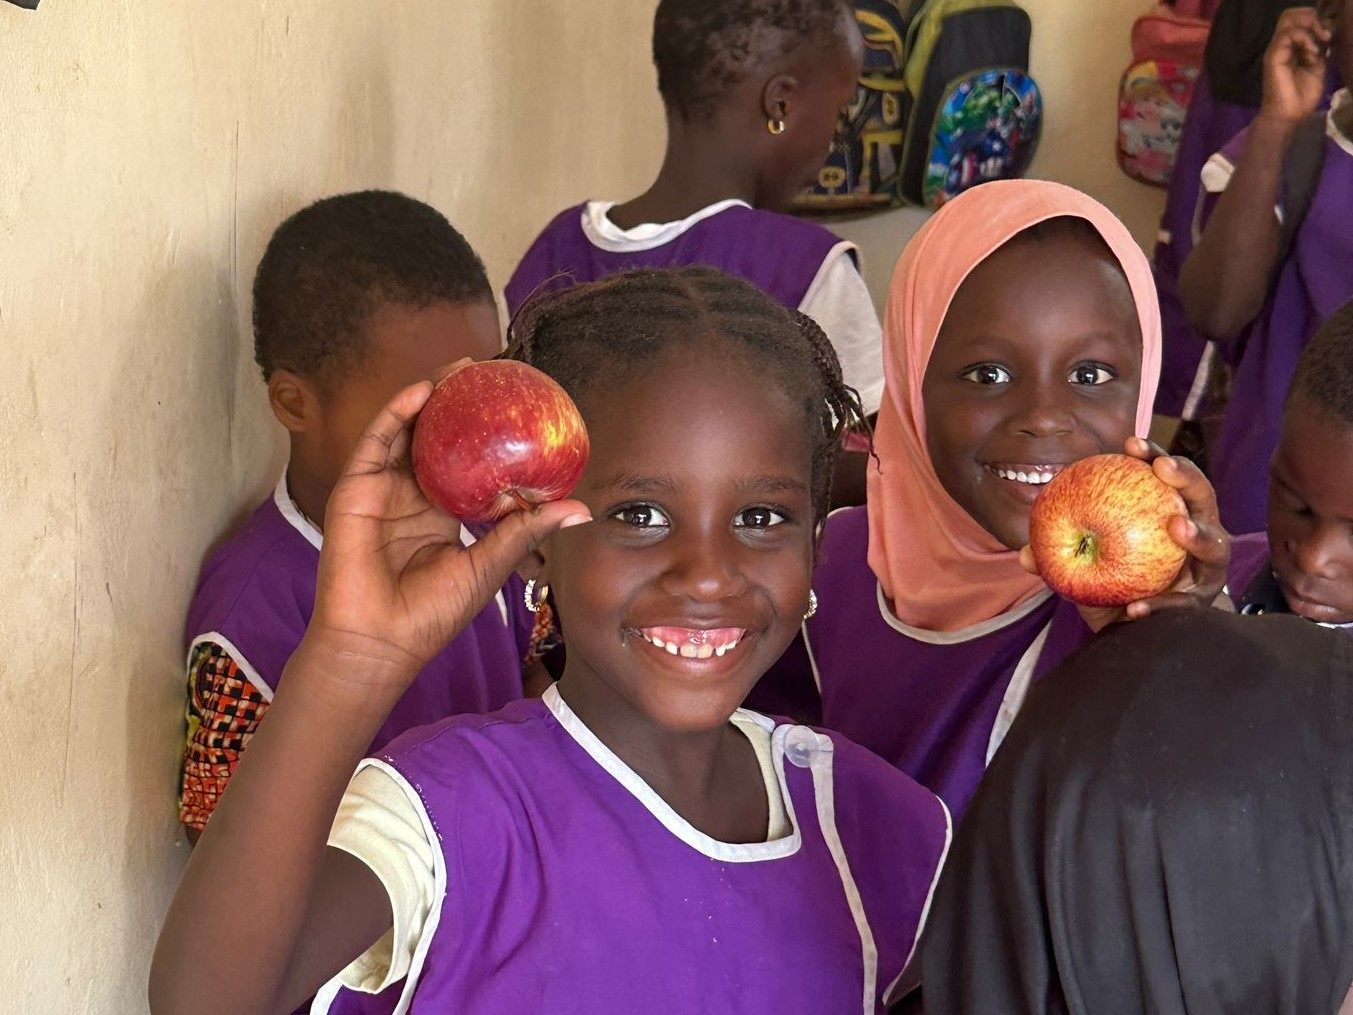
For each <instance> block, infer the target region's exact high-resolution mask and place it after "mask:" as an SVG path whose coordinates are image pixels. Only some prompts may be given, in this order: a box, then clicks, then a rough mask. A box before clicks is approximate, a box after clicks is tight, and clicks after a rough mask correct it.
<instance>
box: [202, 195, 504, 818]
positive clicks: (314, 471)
mask: <svg viewBox="0 0 1353 1015" xmlns="http://www.w3.org/2000/svg"><path fill="white" fill-rule="evenodd" d="M254 334H255V355H256V358H257V359H258V363H259V366H260V367H261V368H262V370H263V378H264V380H265V381H266V382H267V384H268V396H269V400H270V401H271V403H272V408H273V412H274V413H275V414H276V416H277V418H278V420H279V421H280V422H281V423H282V425H283V426H285V427H286V428H287V430H288V431H289V432H290V437H291V459H290V462H289V463H288V465H287V469H286V473H285V474H284V475H283V477H282V478H281V480H279V481H278V484H277V489H276V490H275V491H274V493H273V495H272V497H270V498H268V500H266V501H265V502H264V503H263V504H262V505H261V506H260V507H259V508H258V510H257V511H255V512H254V514H253V516H252V517H251V518H250V519H249V520H248V522H246V523H245V525H244V526H243V528H241V529H240V530H239V531H238V532H236V533H235V534H234V535H233V536H231V537H230V539H229V540H227V541H226V543H225V544H224V545H223V546H221V547H220V548H219V549H218V550H217V551H216V552H215V553H213V554H212V555H211V557H210V559H208V561H207V563H206V565H205V567H203V569H202V576H201V580H200V582H199V584H198V589H197V593H196V595H195V596H194V597H193V602H192V606H191V608H190V609H189V611H188V625H187V640H188V644H189V648H188V687H189V729H190V732H189V742H188V748H187V752H186V754H185V757H184V761H183V785H182V797H181V800H180V818H181V820H182V822H183V824H184V825H185V826H187V828H188V829H189V835H190V837H194V838H195V837H196V834H197V833H200V832H201V830H202V828H203V827H204V826H205V824H206V822H207V819H208V818H209V817H210V816H211V813H212V810H213V809H214V808H215V806H216V803H217V801H218V800H219V798H220V795H221V793H222V792H223V791H224V789H225V786H226V783H227V782H228V781H229V780H230V777H231V773H232V772H233V771H234V768H235V765H236V763H237V762H238V760H239V755H240V751H242V750H243V749H244V748H245V747H246V746H247V744H248V742H249V740H250V738H251V737H252V736H253V734H254V731H255V729H257V727H258V723H259V720H260V719H261V718H262V717H263V714H264V712H266V711H267V709H268V704H269V702H271V701H272V699H273V695H274V694H275V693H276V691H277V686H278V682H279V680H280V678H281V677H282V672H283V667H284V665H285V664H286V661H287V658H288V657H289V656H290V655H291V654H292V652H293V651H295V649H296V646H297V645H298V644H299V643H300V640H301V635H302V634H304V632H305V626H306V624H307V623H308V621H309V619H310V613H311V610H312V608H313V606H314V599H315V567H316V565H317V564H318V562H319V557H320V547H321V545H322V542H323V537H322V535H321V532H320V528H319V525H318V524H317V520H319V519H322V518H323V517H324V510H325V505H326V504H327V502H328V499H329V493H330V491H331V490H332V489H333V485H334V483H335V482H337V480H338V476H339V474H340V472H341V470H342V467H343V464H344V462H345V461H346V459H347V457H348V455H349V454H350V453H351V451H352V449H353V447H354V446H355V445H356V443H357V439H358V438H359V437H360V436H361V434H362V428H363V427H364V426H365V425H366V423H367V421H368V420H369V419H370V418H371V417H372V416H373V415H374V414H375V412H376V410H377V409H379V408H380V406H381V405H383V404H384V403H385V401H386V400H387V399H388V398H389V397H390V396H391V395H392V394H393V393H394V392H396V391H399V390H400V389H402V388H404V387H406V386H408V385H409V384H411V383H412V382H414V381H416V380H419V379H421V378H426V377H431V376H432V375H433V374H434V372H435V371H436V370H437V369H438V368H439V367H440V366H441V365H442V364H444V363H447V362H449V361H450V360H452V359H457V358H460V357H462V356H469V357H473V358H476V359H485V358H488V357H491V356H493V355H495V354H496V353H497V352H498V350H499V348H500V347H501V338H500V332H499V330H498V311H497V307H496V306H495V304H494V301H493V293H492V290H491V289H490V288H489V283H488V279H487V278H486V277H485V274H484V268H483V265H482V264H480V262H479V259H478V258H477V257H476V256H475V254H474V251H472V250H471V249H470V247H469V245H468V244H467V243H466V242H465V240H464V239H463V238H462V237H461V236H460V234H459V233H457V232H456V230H455V229H453V228H452V226H451V224H450V223H449V222H447V221H446V219H445V218H443V217H442V216H441V215H440V214H439V213H438V212H437V211H435V210H434V209H432V208H429V207H428V206H427V205H425V204H423V203H422V202H420V201H415V200H413V199H412V198H409V197H404V196H403V195H400V194H392V193H384V192H380V191H367V192H365V193H359V194H344V195H342V196H338V197H331V198H327V199H325V200H323V201H319V202H317V203H315V204H313V205H311V206H310V207H308V208H306V209H304V210H302V211H300V212H298V213H297V214H295V215H293V216H292V217H291V218H290V219H288V220H287V221H286V222H284V223H283V224H282V225H281V226H280V227H279V228H278V230H277V232H276V233H275V234H274V236H273V238H272V240H271V242H270V243H269V244H268V249H267V252H266V253H265V254H264V256H263V261H262V263H261V264H260V265H259V268H258V275H257V277H256V279H255V282H254ZM465 538H466V540H467V541H468V540H470V539H471V538H472V537H470V536H469V534H468V533H467V534H466V535H465ZM519 598H520V596H519V595H518V594H517V593H516V592H515V591H512V590H511V589H509V591H508V593H507V595H506V596H503V595H500V596H499V597H498V600H497V602H496V603H494V604H490V606H489V608H487V609H485V610H484V611H483V613H481V614H480V615H479V616H478V617H476V618H475V619H474V621H473V622H472V623H471V624H470V625H469V627H468V628H467V630H466V631H465V633H464V634H462V635H461V636H460V637H459V638H457V639H456V641H455V642H454V643H453V644H451V645H450V646H448V648H447V649H446V651H445V652H443V653H441V654H440V655H438V656H437V657H436V658H435V659H432V660H429V663H428V666H427V668H426V669H425V670H424V672H423V673H422V675H421V676H420V677H419V679H418V680H417V681H415V682H414V683H413V684H412V686H411V687H410V688H409V691H408V693H407V694H405V695H404V697H403V698H402V699H401V700H400V702H399V703H398V704H397V705H396V706H395V707H394V708H393V710H392V711H391V713H390V716H389V718H388V719H386V721H385V722H384V723H383V724H382V725H381V726H380V728H379V729H377V730H375V731H373V738H374V740H373V743H374V746H375V747H380V746H381V745H383V744H385V743H386V742H387V741H388V740H390V739H391V738H393V737H394V736H395V735H396V734H398V733H401V732H403V731H404V730H406V729H408V728H409V727H410V726H416V725H419V724H421V723H426V722H431V721H432V720H434V719H440V718H442V717H443V716H446V715H450V714H451V713H453V712H483V711H487V710H489V709H494V708H498V707H501V706H502V705H505V704H507V703H508V702H509V701H512V700H514V699H516V698H519V697H521V694H522V674H521V670H520V667H519V666H518V665H517V663H518V661H519V660H520V659H521V658H522V656H523V654H524V652H523V642H524V640H525V634H526V633H527V632H529V630H530V625H529V623H527V622H526V618H525V615H524V611H522V610H520V609H518V608H517V603H518V600H519ZM523 629H524V630H523Z"/></svg>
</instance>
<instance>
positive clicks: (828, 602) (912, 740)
mask: <svg viewBox="0 0 1353 1015" xmlns="http://www.w3.org/2000/svg"><path fill="white" fill-rule="evenodd" d="M868 549H869V516H868V512H867V510H866V509H865V508H864V507H855V508H844V509H842V510H840V511H836V512H833V514H832V515H831V516H830V517H829V518H828V519H827V528H826V532H825V533H824V535H823V540H822V550H821V555H820V559H819V563H818V566H817V569H816V570H815V571H814V573H813V588H814V590H815V591H816V592H817V598H818V611H817V614H816V615H815V616H814V617H813V618H812V619H811V620H809V621H808V622H807V623H806V624H805V636H806V637H805V639H804V641H799V642H796V643H795V644H794V646H791V648H790V651H789V652H787V653H786V654H785V657H784V658H782V659H781V660H780V662H779V663H777V664H776V666H775V668H774V669H772V671H771V673H770V674H768V677H767V681H768V682H769V683H770V685H771V686H770V687H769V688H767V691H771V692H773V690H774V686H775V685H776V684H779V685H781V686H785V687H794V686H801V685H802V684H803V682H804V677H803V671H804V669H805V668H810V671H811V679H812V680H813V681H815V683H816V685H817V687H818V689H819V693H820V696H821V709H822V711H821V717H822V724H823V725H824V726H826V727H828V728H829V729H833V730H837V731H839V732H840V733H842V734H843V735H844V736H846V737H849V738H850V739H851V740H853V741H854V742H855V743H857V744H859V745H861V746H862V747H865V748H867V749H868V750H871V751H873V752H874V753H875V754H877V755H879V756H880V757H881V758H884V759H886V760H887V761H890V762H892V763H893V764H894V765H896V766H897V767H898V768H900V769H901V770H902V771H904V772H906V773H907V774H908V775H910V776H911V777H912V778H913V779H915V780H916V781H917V782H919V783H921V785H923V786H926V787H928V788H929V789H931V790H933V791H934V792H936V793H938V794H939V796H940V797H941V798H942V799H943V800H944V802H945V803H946V804H948V806H949V809H950V810H951V811H952V812H953V814H954V816H955V818H957V817H960V816H961V815H962V813H963V811H964V809H965V808H966V807H967V805H968V801H969V800H970V799H971V798H972V795H973V792H974V791H975V790H976V789H977V784H978V782H980V781H981V778H982V773H983V772H984V771H985V770H986V766H987V762H988V761H989V760H990V758H991V755H992V754H993V753H995V750H996V747H997V746H999V744H1000V741H1001V740H1002V739H1003V738H1004V736H1005V732H1006V731H1007V730H1008V729H1009V727H1010V723H1011V722H1012V721H1013V720H1014V718H1015V715H1016V714H1017V713H1018V711H1019V708H1020V706H1021V705H1022V704H1023V703H1024V696H1025V694H1026V693H1027V692H1028V689H1029V686H1030V685H1031V683H1032V682H1033V681H1034V680H1037V679H1038V678H1039V677H1041V676H1042V675H1043V674H1045V673H1047V672H1048V671H1049V670H1051V669H1052V668H1053V667H1055V666H1056V665H1057V664H1058V663H1059V662H1061V661H1062V660H1063V659H1065V658H1066V657H1067V656H1069V655H1070V654H1071V653H1072V652H1073V651H1075V650H1076V649H1077V648H1079V647H1080V646H1081V645H1082V644H1083V643H1084V642H1085V641H1086V640H1088V639H1089V638H1090V635H1091V632H1090V629H1089V628H1088V627H1086V625H1085V622H1084V621H1083V620H1081V617H1080V613H1079V612H1078V611H1077V609H1076V607H1075V606H1074V605H1073V604H1071V603H1069V602H1066V601H1065V600H1062V599H1059V598H1057V597H1056V596H1053V595H1052V594H1051V593H1049V594H1048V595H1046V596H1044V597H1042V598H1040V599H1037V600H1035V601H1033V602H1031V603H1029V604H1027V605H1026V606H1024V607H1021V608H1019V609H1017V610H1014V611H1011V612H1010V613H1008V614H1005V615H1003V616H1001V617H997V618H995V619H994V620H991V621H989V622H987V623H984V624H979V625H977V626H975V627H972V628H968V629H966V630H964V631H955V632H939V631H923V630H920V629H918V628H913V627H909V626H907V625H905V624H903V623H901V622H900V621H899V620H897V618H896V617H894V616H893V614H892V611H891V609H890V608H889V607H888V605H887V602H886V600H885V598H884V596H883V594H882V590H881V589H880V587H879V583H878V579H877V578H876V577H875V576H874V572H873V571H871V570H870V569H869V564H868V560H867V554H868ZM805 642H806V645H805Z"/></svg>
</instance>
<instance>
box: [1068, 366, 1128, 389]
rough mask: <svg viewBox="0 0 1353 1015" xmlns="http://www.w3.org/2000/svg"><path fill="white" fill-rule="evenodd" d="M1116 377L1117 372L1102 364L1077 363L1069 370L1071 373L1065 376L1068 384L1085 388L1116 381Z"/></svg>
mask: <svg viewBox="0 0 1353 1015" xmlns="http://www.w3.org/2000/svg"><path fill="white" fill-rule="evenodd" d="M1117 377H1118V371H1117V370H1115V369H1114V368H1113V367H1111V366H1108V365H1106V364H1104V363H1077V364H1076V365H1075V366H1074V367H1072V368H1071V372H1070V373H1069V374H1067V375H1066V379H1067V382H1068V383H1069V384H1080V385H1084V386H1086V387H1093V386H1095V385H1099V384H1108V383H1109V381H1112V380H1116V379H1117Z"/></svg>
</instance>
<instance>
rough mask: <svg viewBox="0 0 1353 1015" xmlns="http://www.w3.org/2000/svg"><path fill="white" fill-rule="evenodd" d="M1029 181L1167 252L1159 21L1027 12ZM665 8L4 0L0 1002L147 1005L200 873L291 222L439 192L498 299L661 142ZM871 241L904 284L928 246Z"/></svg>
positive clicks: (1115, 11)
mask: <svg viewBox="0 0 1353 1015" xmlns="http://www.w3.org/2000/svg"><path fill="white" fill-rule="evenodd" d="M1029 6H1030V8H1031V10H1032V11H1033V12H1034V14H1035V17H1036V19H1037V20H1038V25H1037V28H1036V35H1035V39H1036V44H1035V45H1036V48H1035V54H1034V59H1035V69H1036V71H1037V72H1038V74H1039V76H1040V78H1041V79H1042V81H1043V84H1044V86H1045V87H1046V89H1047V93H1048V96H1047V98H1048V129H1047V133H1046V135H1045V138H1044V143H1043V149H1042V154H1041V155H1040V157H1039V162H1038V163H1037V166H1036V169H1037V170H1038V171H1039V172H1042V173H1045V174H1047V175H1050V176H1054V177H1056V178H1058V179H1063V180H1067V181H1069V182H1072V183H1078V184H1080V185H1082V186H1085V187H1087V188H1088V189H1090V190H1091V191H1092V192H1094V193H1096V194H1098V195H1099V196H1101V197H1103V198H1105V199H1106V200H1108V201H1110V203H1111V204H1113V205H1114V207H1115V208H1117V209H1118V210H1119V211H1120V212H1122V213H1123V214H1124V215H1126V216H1127V217H1128V218H1129V220H1130V222H1131V223H1132V224H1133V226H1134V228H1135V229H1136V231H1137V233H1138V235H1139V236H1141V237H1147V236H1149V235H1150V233H1151V232H1152V230H1153V228H1154V226H1153V222H1154V217H1155V215H1156V214H1157V211H1158V207H1159V200H1158V198H1157V196H1156V195H1155V194H1154V193H1153V192H1151V191H1148V190H1146V189H1145V188H1142V187H1140V186H1139V185H1137V184H1134V183H1131V182H1130V181H1128V180H1126V179H1125V178H1122V177H1120V176H1119V175H1118V173H1117V170H1116V168H1114V166H1113V163H1112V141H1113V127H1112V113H1113V89H1114V83H1115V81H1116V77H1117V73H1118V69H1119V68H1120V67H1121V66H1122V64H1123V63H1124V62H1125V59H1126V43H1125V41H1124V40H1125V39H1126V31H1127V25H1128V22H1129V20H1130V18H1131V15H1132V13H1133V10H1132V9H1131V8H1133V7H1135V6H1137V5H1122V4H1117V3H1114V2H1112V0H1091V2H1079V0H1029ZM652 8H653V2H652V0H587V2H582V0H449V2H448V0H424V2H418V0H386V2H384V3H370V2H360V0H325V2H320V0H292V2H290V3H287V4H277V3H271V2H268V0H239V2H236V3H231V4H206V3H196V2H191V0H177V2H175V0H145V2H142V3H111V2H104V3H94V2H83V3H79V2H76V0H44V3H43V5H42V9H41V10H40V11H39V12H37V13H30V12H23V11H19V10H17V9H15V8H12V7H10V6H9V5H6V4H0V351H3V354H4V357H5V366H4V369H3V370H2V371H0V519H2V520H0V601H2V602H3V604H4V605H3V607H0V913H4V914H5V916H4V918H3V919H0V955H3V956H4V961H3V962H0V998H4V999H5V1000H4V1001H0V1008H3V1009H8V1008H10V1006H11V1004H13V1010H21V1011H26V1012H27V1011H32V1012H57V1011H60V1012H85V1011H88V1012H100V1013H103V1012H113V1013H121V1012H133V1011H137V1010H139V1009H140V1007H141V1005H142V1002H141V998H142V996H143V993H142V992H143V981H144V974H145V969H146V964H147V960H148V952H149V947H150V944H151V941H152V940H153V937H154V934H155V931H156V928H157V926H158V923H159V920H160V917H161V915H162V913H163V910H164V907H165V904H166V902H167V899H168V896H169V894H170V892H171V890H172V887H173V884H174V881H175V878H176V876H177V872H178V870H179V869H180V866H181V864H182V862H183V859H184V856H185V850H184V847H182V846H181V845H180V844H178V843H177V842H176V826H175V820H174V787H175V774H176V765H177V758H178V750H179V737H180V729H181V709H182V687H181V669H182V658H181V648H180V644H179V631H180V625H181V623H182V617H183V612H184V608H185V604H186V601H187V597H188V595H189V593H190V591H191V587H192V584H193V580H194V577H195V575H196V572H197V568H198V566H199V564H200V562H201V559H202V555H203V553H204V551H205V549H206V548H207V546H208V545H209V544H210V543H211V541H212V540H213V539H214V538H215V537H216V536H217V535H218V534H219V533H221V532H222V531H223V529H225V528H226V527H227V526H228V525H230V524H231V523H232V522H233V521H235V520H237V519H238V518H240V517H241V515H242V514H243V513H244V512H245V511H246V510H247V509H248V507H249V506H251V505H252V503H254V502H255V501H256V500H257V498H258V497H259V496H260V495H261V494H262V493H263V492H264V491H265V490H266V489H267V487H268V485H269V483H270V481H271V480H272V478H273V476H274V475H275V470H276V468H277V466H278V463H279V461H280V458H279V454H280V442H279V440H278V436H277V432H276V429H275V427H274V426H273V425H272V424H271V421H270V417H269V416H268V415H267V411H266V406H265V404H264V401H263V396H262V386H261V384H260V383H259V382H258V380H257V376H256V373H255V369H254V366H253V364H252V362H251V358H250V357H251V350H250V344H249V329H248V288H249V282H250V279H251V276H252V273H253V269H254V265H255V264H256V262H257V259H258V256H259V253H260V251H261V249H262V246H263V243H264V242H265V240H266V238H267V235H268V233H269V232H270V230H271V229H272V227H273V226H274V225H275V224H276V223H277V222H278V220H279V219H280V218H281V217H282V216H283V215H284V214H285V213H286V212H288V211H290V210H292V209H294V208H296V207H297V206H298V205H299V204H301V203H303V202H305V201H307V200H310V199H313V198H315V197H318V196H320V195H323V194H327V193H331V192H335V191H340V190H345V189H351V188H356V187H364V186H387V187H396V188H399V189H402V190H405V191H407V192H409V193H411V194H414V195H416V196H419V197H422V198H425V199H427V200H430V201H431V202H432V203H434V204H436V205H437V206H438V207H440V208H441V209H443V210H444V211H445V212H447V214H448V215H450V216H451V218H452V219H453V220H454V221H455V222H456V223H457V225H459V226H460V227H461V228H462V229H463V230H464V231H465V233H466V234H467V235H468V236H469V237H470V239H471V241H472V242H473V243H474V244H475V245H476V247H477V248H478V249H479V250H480V251H481V253H482V254H483V255H484V258H485V260H486V261H487V263H488V266H489V270H490V274H491V275H492V277H493V280H494V282H495V283H496V284H497V285H500V286H501V284H502V283H503V282H505V281H506V278H507V274H508V272H509V271H510V269H511V266H512V264H513V262H514V260H515V258H516V256H517V255H518V254H519V252H520V251H521V249H522V248H523V247H524V245H525V244H526V243H527V242H528V241H529V239H530V237H531V235H532V234H533V232H534V230H535V229H537V228H538V227H539V225H540V224H542V222H543V221H544V219H545V218H546V216H548V215H549V214H550V213H552V212H554V211H555V210H557V209H558V208H560V207H562V206H563V205H564V204H565V203H566V202H570V201H574V200H578V199H580V198H582V197H584V196H588V195H593V194H595V195H597V196H625V195H628V194H631V193H633V192H634V191H635V190H636V188H638V187H639V186H640V185H641V184H643V183H644V182H646V180H647V178H648V176H649V175H650V174H651V173H652V172H653V170H654V168H655V167H656V163H657V159H658V156H659V150H660V146H661V141H662V137H661V131H660V129H659V124H660V117H659V111H658V106H657V103H656V100H655V98H654V96H653V90H652V73H651V70H650V69H649V67H648V58H647V37H648V23H649V19H650V16H651V11H652ZM915 220H916V216H915V214H914V213H909V212H905V211H904V212H898V213H894V214H892V215H889V216H884V217H879V218H875V219H872V220H869V221H867V222H860V223H855V224H853V225H851V226H849V227H848V228H847V231H848V232H849V233H850V234H851V235H853V236H857V237H858V238H859V239H860V240H861V242H862V243H863V244H864V246H865V248H866V253H867V255H868V258H869V264H870V267H871V272H872V274H871V280H873V281H874V282H875V283H877V284H879V288H880V289H881V288H882V285H886V280H887V276H888V272H889V270H890V269H891V266H892V262H893V261H894V260H895V258H896V256H897V252H898V251H899V250H900V248H901V245H902V242H903V241H904V239H905V236H906V235H908V234H909V231H910V230H911V229H912V228H914V222H915Z"/></svg>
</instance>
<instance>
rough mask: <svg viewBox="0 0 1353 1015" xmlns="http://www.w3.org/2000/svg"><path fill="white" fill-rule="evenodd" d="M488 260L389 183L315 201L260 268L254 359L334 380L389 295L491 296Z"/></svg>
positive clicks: (270, 367)
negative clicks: (385, 186) (486, 270)
mask: <svg viewBox="0 0 1353 1015" xmlns="http://www.w3.org/2000/svg"><path fill="white" fill-rule="evenodd" d="M492 299H493V290H492V289H490V288H489V280H488V276H487V275H485V273H484V265H483V264H482V263H481V262H480V260H479V258H478V257H477V256H475V252H474V251H473V250H472V249H470V245H469V244H468V243H466V242H465V238H464V237H463V236H461V235H460V233H458V232H456V230H455V229H454V228H453V227H452V225H451V223H450V222H448V221H447V220H446V218H445V216H443V215H442V214H441V213H440V212H438V211H437V210H436V209H435V208H431V207H429V206H428V205H426V204H424V203H423V202H422V201H415V200H414V199H413V198H411V197H406V196H404V195H403V194H396V193H392V192H390V191H384V190H366V191H362V192H360V193H356V194H340V195H338V196H337V197H327V198H325V199H323V200H322V201H316V202H315V203H314V204H312V205H310V206H309V207H307V208H303V209H302V210H301V211H298V212H297V213H296V214H295V215H292V216H291V218H289V219H287V220H286V221H285V222H283V223H282V224H281V225H280V226H278V227H277V231H276V232H275V233H273V236H272V239H271V240H269V241H268V249H267V250H266V251H265V252H264V254H263V260H262V261H261V262H260V263H259V266H258V274H257V275H255V276H254V359H256V360H257V361H258V365H259V366H260V367H262V369H263V377H264V379H265V380H266V379H268V378H269V377H271V376H272V374H273V371H274V370H279V369H284V370H291V371H293V372H295V373H297V374H300V375H302V376H304V377H324V378H328V377H330V376H332V375H333V374H334V373H335V372H341V371H346V370H348V369H351V368H352V367H353V366H355V365H356V364H358V363H360V362H361V360H362V359H363V357H364V356H365V355H366V353H367V349H366V346H365V341H364V337H363V331H364V328H365V326H366V323H367V321H368V320H369V319H370V317H371V314H372V313H373V312H374V311H375V310H376V309H377V308H378V307H380V306H381V305H382V304H384V303H401V304H405V305H409V306H415V307H425V306H428V305H429V304H431V303H434V302H436V301H438V300H446V301H449V302H452V303H471V302H476V301H478V300H492Z"/></svg>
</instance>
